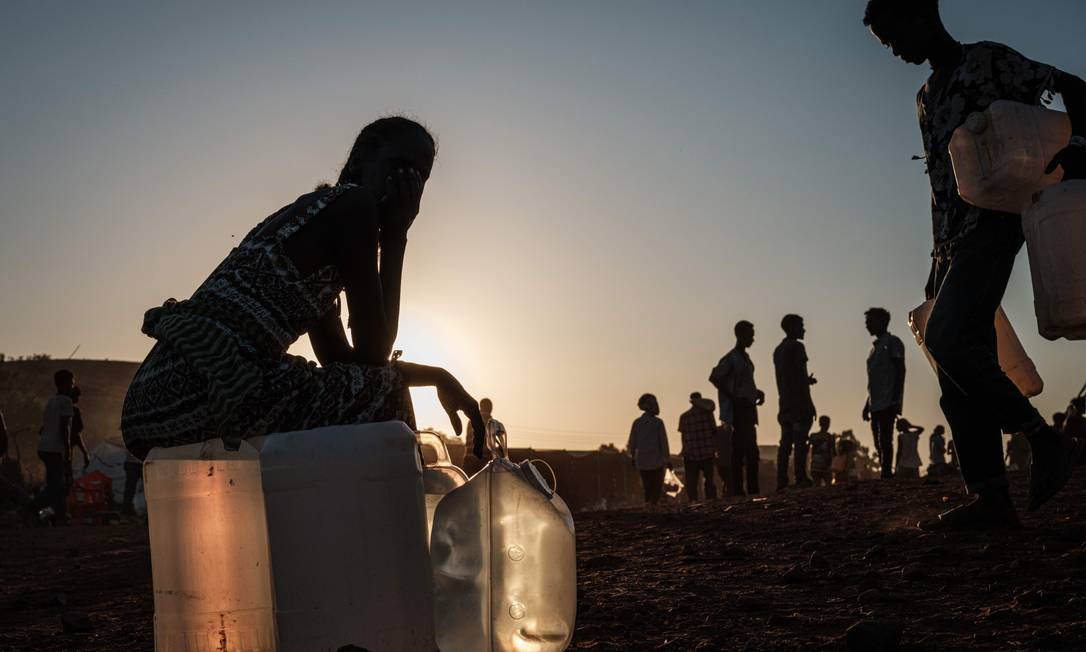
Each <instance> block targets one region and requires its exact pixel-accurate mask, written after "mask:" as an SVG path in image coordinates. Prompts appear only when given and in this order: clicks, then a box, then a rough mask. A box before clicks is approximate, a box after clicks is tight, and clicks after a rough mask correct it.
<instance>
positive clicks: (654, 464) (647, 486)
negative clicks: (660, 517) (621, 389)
mask: <svg viewBox="0 0 1086 652" xmlns="http://www.w3.org/2000/svg"><path fill="white" fill-rule="evenodd" d="M637 407H638V408H639V409H641V410H643V411H644V413H643V414H642V415H641V416H639V417H638V418H637V419H635V420H634V422H633V425H631V426H630V439H629V441H627V442H626V450H628V451H630V456H631V457H633V465H634V468H636V469H637V470H638V472H639V473H640V474H641V486H642V488H644V490H645V502H646V503H647V504H648V505H650V506H652V505H656V504H657V503H659V502H660V495H661V494H662V493H663V490H664V470H665V469H669V468H671V450H670V447H669V446H668V443H667V428H666V427H664V422H663V420H662V419H660V404H659V403H658V402H657V400H656V397H655V396H653V395H652V394H642V395H641V398H639V399H637Z"/></svg>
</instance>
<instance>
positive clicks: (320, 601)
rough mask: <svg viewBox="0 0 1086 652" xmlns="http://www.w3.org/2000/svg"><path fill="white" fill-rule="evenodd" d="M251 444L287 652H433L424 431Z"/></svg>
mask: <svg viewBox="0 0 1086 652" xmlns="http://www.w3.org/2000/svg"><path fill="white" fill-rule="evenodd" d="M250 441H252V442H253V444H254V446H256V447H257V448H258V449H259V450H260V461H261V471H262V476H263V486H264V502H265V504H266V506H267V514H268V517H267V519H268V540H269V543H270V546H269V548H270V550H271V562H272V569H273V575H274V578H275V611H276V623H277V628H278V633H279V650H280V652H316V651H320V652H324V651H327V652H335V650H338V649H339V648H340V647H341V646H344V645H348V644H353V645H356V646H359V647H362V648H365V649H369V650H374V651H377V650H424V651H425V652H432V651H433V650H434V649H435V647H436V645H435V643H434V629H433V619H432V618H429V617H428V614H429V613H431V612H432V605H433V587H432V584H431V581H432V579H431V574H430V559H429V551H428V549H427V542H426V516H425V513H426V512H425V506H424V500H423V484H422V464H421V461H420V460H419V451H418V444H417V442H416V438H415V432H414V431H413V430H411V429H410V428H408V427H407V425H406V424H404V423H403V422H401V421H389V422H385V423H375V424H367V425H354V426H333V427H328V428H317V429H314V430H307V431H301V432H289V433H283V434H276V435H270V436H267V437H262V438H256V439H254V440H250Z"/></svg>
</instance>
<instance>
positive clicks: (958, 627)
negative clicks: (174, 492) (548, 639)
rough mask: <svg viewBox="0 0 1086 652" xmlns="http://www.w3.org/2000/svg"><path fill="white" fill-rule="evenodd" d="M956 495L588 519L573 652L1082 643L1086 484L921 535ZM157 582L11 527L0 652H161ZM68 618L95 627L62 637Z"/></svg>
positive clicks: (110, 558)
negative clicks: (1003, 514)
mask: <svg viewBox="0 0 1086 652" xmlns="http://www.w3.org/2000/svg"><path fill="white" fill-rule="evenodd" d="M958 486H959V484H958V483H957V482H954V481H950V480H947V481H944V482H942V483H941V484H929V483H925V482H924V481H922V480H912V481H894V482H882V481H869V482H863V483H858V484H853V485H847V486H838V487H832V488H828V489H807V490H802V491H795V492H793V493H788V494H784V495H782V496H774V497H771V498H768V499H761V500H758V501H743V502H735V501H722V502H718V503H713V504H703V505H695V506H693V507H680V506H670V507H667V508H664V509H663V510H661V511H660V512H657V513H647V512H644V511H640V510H619V511H610V512H591V513H581V514H578V515H577V517H576V523H577V540H578V560H579V561H578V566H579V569H578V572H579V584H580V590H579V596H578V605H579V609H578V622H577V630H576V635H575V637H574V642H573V646H572V649H577V650H793V649H794V650H808V649H816V650H821V649H824V650H836V649H844V648H845V638H844V635H845V631H846V629H848V628H849V627H850V626H851V625H853V624H854V623H857V622H859V621H872V622H878V623H889V625H890V626H891V627H893V626H894V625H896V626H899V627H900V628H901V631H902V634H901V647H902V649H905V650H964V649H981V650H997V649H998V650H1019V649H1021V650H1037V649H1041V650H1044V649H1066V650H1076V649H1077V650H1082V649H1086V474H1080V475H1079V477H1078V478H1076V480H1075V481H1074V482H1073V484H1072V486H1071V487H1070V488H1069V490H1067V491H1066V492H1065V493H1064V494H1062V495H1061V496H1059V497H1058V498H1057V499H1056V500H1055V501H1053V503H1052V504H1050V505H1048V506H1046V507H1045V508H1044V509H1043V510H1042V511H1041V512H1040V513H1038V514H1023V520H1024V522H1025V525H1026V529H1025V530H1024V531H1020V532H1016V533H1004V534H996V535H985V534H954V535H926V534H923V533H921V532H920V531H918V530H916V529H915V528H914V527H913V525H914V523H915V521H916V519H917V518H918V517H919V516H921V515H925V514H928V513H930V512H931V511H933V510H937V509H940V508H943V507H945V506H946V504H947V503H951V502H953V501H955V500H957V498H958V493H957V490H958ZM1015 490H1016V494H1017V497H1018V498H1019V499H1024V496H1023V494H1024V490H1025V487H1024V484H1023V482H1022V481H1021V479H1018V480H1017V481H1016V484H1015ZM150 578H151V573H150V559H149V550H148V544H147V534H146V531H145V529H144V527H143V526H140V525H115V526H99V527H70V528H62V529H52V530H48V529H38V530H30V529H7V530H0V650H4V651H7V650H33V651H44V650H56V651H60V650H64V651H68V650H109V651H111V652H113V651H117V652H123V651H127V650H151V649H152V642H153V639H152V631H151V622H152V613H153V606H152V600H151V585H150V584H151V579H150ZM64 611H69V612H82V613H84V614H86V615H87V616H88V617H89V619H90V623H89V625H90V628H91V631H90V632H89V633H81V634H76V633H67V634H66V633H63V632H62V627H61V614H62V612H64Z"/></svg>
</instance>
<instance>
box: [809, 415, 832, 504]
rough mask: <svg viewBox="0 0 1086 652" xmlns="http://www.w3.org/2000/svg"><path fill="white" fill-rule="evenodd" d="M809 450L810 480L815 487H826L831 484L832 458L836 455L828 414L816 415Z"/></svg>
mask: <svg viewBox="0 0 1086 652" xmlns="http://www.w3.org/2000/svg"><path fill="white" fill-rule="evenodd" d="M810 450H811V481H812V482H814V485H815V486H816V487H828V486H829V485H831V484H833V470H832V468H833V458H834V457H835V456H836V455H837V444H836V442H834V436H833V433H832V432H830V418H829V417H828V416H825V415H823V416H820V417H818V432H816V433H814V434H813V435H811V445H810Z"/></svg>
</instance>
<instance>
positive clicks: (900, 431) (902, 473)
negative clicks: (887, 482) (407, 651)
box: [894, 417, 924, 478]
mask: <svg viewBox="0 0 1086 652" xmlns="http://www.w3.org/2000/svg"><path fill="white" fill-rule="evenodd" d="M923 432H924V428H923V426H914V425H913V424H911V423H909V421H908V420H907V419H905V417H902V418H900V419H898V420H897V460H895V463H894V466H895V470H896V477H899V478H919V477H920V464H921V462H920V451H919V443H920V435H921V433H923Z"/></svg>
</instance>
